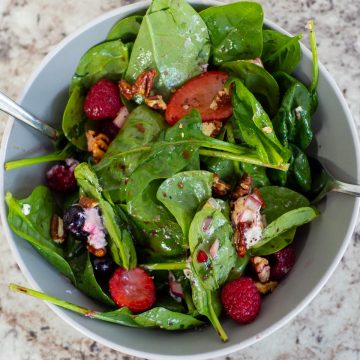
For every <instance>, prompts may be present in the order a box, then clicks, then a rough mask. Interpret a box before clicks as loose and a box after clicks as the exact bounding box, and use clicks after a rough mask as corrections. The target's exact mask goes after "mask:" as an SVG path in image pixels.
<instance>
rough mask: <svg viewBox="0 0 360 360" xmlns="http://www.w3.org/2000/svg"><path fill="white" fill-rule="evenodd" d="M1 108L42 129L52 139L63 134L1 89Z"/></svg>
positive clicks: (55, 139) (39, 129)
mask: <svg viewBox="0 0 360 360" xmlns="http://www.w3.org/2000/svg"><path fill="white" fill-rule="evenodd" d="M0 110H1V111H4V112H5V113H7V114H9V115H11V116H13V117H14V118H16V119H18V120H20V121H22V122H23V123H25V124H27V125H29V126H31V127H33V128H34V129H36V130H38V131H40V132H41V133H42V134H44V135H46V136H48V137H49V138H50V139H52V140H54V141H57V140H58V139H59V137H60V135H61V132H60V131H59V130H56V129H54V128H53V127H52V126H50V125H47V124H45V123H44V122H43V121H41V120H39V119H38V118H36V117H35V116H34V115H32V114H30V113H29V112H28V111H26V110H25V109H24V108H22V107H21V106H20V105H18V104H17V103H16V102H15V101H13V100H11V99H10V98H9V97H8V96H6V95H5V94H4V93H2V92H1V91H0Z"/></svg>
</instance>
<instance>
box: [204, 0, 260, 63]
mask: <svg viewBox="0 0 360 360" xmlns="http://www.w3.org/2000/svg"><path fill="white" fill-rule="evenodd" d="M200 15H201V17H202V18H203V19H204V21H205V23H206V26H207V27H208V30H209V34H210V40H211V53H212V57H213V62H214V64H215V65H219V64H220V63H222V62H224V61H232V60H239V59H254V58H257V57H259V56H260V55H261V52H262V47H263V44H262V41H263V40H262V25H263V16H264V15H263V10H262V7H261V5H260V4H257V3H255V2H245V1H244V2H237V3H234V4H227V5H222V6H213V7H208V8H207V9H205V10H202V11H201V12H200Z"/></svg>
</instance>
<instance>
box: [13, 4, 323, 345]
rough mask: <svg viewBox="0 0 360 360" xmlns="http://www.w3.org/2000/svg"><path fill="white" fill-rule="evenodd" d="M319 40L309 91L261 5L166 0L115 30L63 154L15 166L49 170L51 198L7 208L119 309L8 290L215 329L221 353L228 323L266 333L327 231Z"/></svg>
mask: <svg viewBox="0 0 360 360" xmlns="http://www.w3.org/2000/svg"><path fill="white" fill-rule="evenodd" d="M307 28H308V29H309V31H310V41H311V48H312V54H313V79H312V81H311V83H310V84H309V85H306V84H304V83H302V82H301V81H300V80H299V79H297V78H296V76H294V74H293V71H294V69H295V68H296V66H297V64H298V63H299V61H300V58H301V49H300V43H299V40H300V39H301V35H297V36H294V37H289V36H287V35H284V34H281V33H279V32H277V31H274V30H271V29H267V28H266V27H264V24H263V10H262V7H261V5H260V4H258V3H255V2H238V3H232V4H228V5H222V6H216V7H209V8H207V9H204V10H201V11H199V12H198V11H197V10H195V9H193V8H192V7H191V6H190V5H189V4H188V3H186V2H185V1H184V0H153V1H152V3H151V5H150V7H149V8H148V10H147V11H146V13H145V14H144V15H143V16H141V15H132V16H128V17H126V18H124V19H121V20H120V21H119V22H118V23H117V24H115V25H114V27H113V28H112V29H110V31H109V33H108V36H107V38H106V39H104V41H103V42H102V43H100V44H97V45H95V46H94V47H92V48H91V49H89V50H88V51H87V52H86V53H85V54H84V55H83V56H82V57H81V59H79V64H78V66H77V68H76V71H75V74H74V76H73V77H72V79H71V81H70V86H69V98H68V102H67V105H66V108H65V110H64V113H63V120H62V136H61V137H60V138H59V139H58V141H57V144H56V146H57V149H56V151H54V152H53V153H51V154H47V155H44V156H41V157H36V158H30V159H22V160H16V161H11V162H8V163H7V164H6V169H7V170H11V169H15V168H19V167H23V166H30V165H33V164H39V163H44V162H49V168H48V171H47V173H46V174H45V176H46V185H41V186H37V187H36V188H34V189H33V191H32V193H31V194H30V195H29V196H28V197H27V198H24V199H18V198H16V196H15V195H13V194H11V193H7V194H6V202H7V205H8V222H9V224H10V226H11V228H12V230H13V231H14V233H16V234H17V235H19V236H20V237H22V238H23V239H24V240H26V241H28V242H29V243H30V244H31V245H32V246H33V247H34V248H35V249H36V250H37V251H38V252H39V253H40V254H41V255H42V256H43V257H44V258H45V259H46V260H47V261H48V262H49V263H51V264H52V265H53V266H54V267H55V268H56V269H58V270H59V271H60V272H61V273H62V274H63V275H64V276H66V277H67V278H68V279H69V280H70V281H71V283H72V284H73V285H74V286H75V287H77V288H78V289H79V290H81V291H82V292H84V293H85V294H87V295H88V296H89V297H91V298H93V299H95V300H97V301H99V302H101V303H103V304H104V305H105V306H106V307H107V309H108V310H106V311H103V312H99V311H92V310H90V309H85V308H83V307H81V306H78V305H75V304H71V303H68V302H65V301H63V300H60V299H57V298H54V297H52V296H50V295H47V294H43V293H40V292H37V291H34V290H31V289H27V288H24V287H20V286H18V285H14V284H12V285H11V286H10V287H11V288H12V289H13V290H18V291H21V292H24V293H27V294H29V295H32V296H36V297H38V298H41V299H44V300H47V301H50V302H52V303H54V304H57V305H59V306H62V307H64V308H67V309H70V310H72V311H75V312H78V313H80V314H84V315H85V316H88V317H90V318H95V319H99V320H102V321H108V322H112V323H116V324H120V325H124V326H131V327H155V328H161V329H166V330H186V329H189V328H194V327H200V326H203V325H204V324H206V323H211V325H212V326H213V327H214V328H215V330H216V332H217V333H218V334H219V336H220V338H221V339H222V340H223V341H226V340H227V339H228V335H227V334H226V332H225V331H224V329H223V327H222V325H221V319H222V318H223V317H225V316H228V317H230V318H232V319H233V320H235V321H237V322H238V323H239V324H247V323H249V322H252V321H254V320H255V319H256V317H257V316H258V314H259V312H260V311H261V302H262V299H263V297H265V296H271V295H270V294H271V292H273V291H276V286H277V284H278V283H279V282H280V281H282V279H284V278H285V277H286V275H287V274H288V272H289V271H290V270H291V268H292V267H293V266H294V264H295V262H296V253H295V248H294V247H293V246H292V242H293V240H294V238H295V234H296V230H297V228H298V227H299V226H301V225H303V224H306V223H309V222H311V221H313V220H315V219H316V218H317V217H318V216H319V212H318V210H317V209H316V208H315V207H313V206H312V205H311V202H310V201H311V199H312V198H313V195H314V194H315V192H316V191H317V187H318V185H319V184H318V183H317V182H316V181H315V178H314V171H313V168H312V162H311V159H310V158H309V157H308V156H307V154H306V150H307V148H308V146H309V145H310V143H311V141H312V138H313V132H312V128H311V119H312V116H313V114H314V112H315V110H316V107H317V102H318V100H317V94H316V86H317V82H318V63H317V52H316V40H315V33H314V24H313V23H312V22H311V21H309V23H308V24H307ZM54 162H55V165H54ZM298 241H299V240H298Z"/></svg>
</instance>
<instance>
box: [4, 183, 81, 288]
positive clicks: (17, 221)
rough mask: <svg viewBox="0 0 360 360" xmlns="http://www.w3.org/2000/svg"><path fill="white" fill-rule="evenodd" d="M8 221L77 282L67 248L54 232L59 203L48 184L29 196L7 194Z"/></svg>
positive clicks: (18, 233)
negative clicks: (57, 240) (53, 225)
mask: <svg viewBox="0 0 360 360" xmlns="http://www.w3.org/2000/svg"><path fill="white" fill-rule="evenodd" d="M5 201H6V203H7V205H8V210H9V212H8V222H9V225H10V227H11V229H12V230H13V231H14V233H15V234H16V235H18V236H20V237H22V238H23V239H25V240H26V241H27V242H29V243H30V244H31V245H32V246H33V247H34V248H35V249H36V250H37V251H38V252H39V253H40V254H41V255H42V256H43V257H44V258H45V259H46V260H47V261H48V262H49V263H50V264H51V265H53V266H54V267H55V268H56V269H57V270H59V271H60V272H61V273H63V274H64V275H65V276H66V277H67V278H69V279H70V280H71V281H72V282H73V283H74V284H75V283H76V280H75V277H74V274H73V271H72V269H71V267H70V265H69V264H68V262H67V261H66V260H65V259H64V255H65V254H64V250H63V248H62V247H61V246H60V245H58V244H56V243H55V242H54V241H53V240H52V239H51V235H50V225H51V218H52V215H53V214H55V202H54V199H53V197H52V194H51V192H50V190H49V189H48V188H47V187H46V186H38V187H36V188H35V189H34V190H33V192H32V193H31V194H30V196H29V197H27V198H25V199H21V200H17V199H15V198H14V197H13V196H12V194H11V193H9V192H8V193H7V194H6V196H5Z"/></svg>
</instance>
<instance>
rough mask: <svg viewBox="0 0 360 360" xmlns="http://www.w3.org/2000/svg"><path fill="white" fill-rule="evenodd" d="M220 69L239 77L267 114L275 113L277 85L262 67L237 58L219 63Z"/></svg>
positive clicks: (277, 103) (277, 94) (277, 93)
mask: <svg viewBox="0 0 360 360" xmlns="http://www.w3.org/2000/svg"><path fill="white" fill-rule="evenodd" d="M221 69H222V70H225V71H227V72H229V73H230V74H232V75H234V76H236V77H237V78H239V79H241V80H242V81H243V83H244V85H245V86H246V87H247V88H248V89H249V91H250V92H251V93H253V94H254V95H255V97H256V98H257V100H258V101H259V102H260V103H261V104H262V106H263V107H264V108H265V109H266V110H267V111H268V112H269V114H270V115H271V116H273V115H275V114H276V112H277V110H278V107H279V86H278V84H277V82H276V80H275V79H274V78H273V77H272V76H271V75H270V73H268V72H267V71H266V70H265V69H264V68H262V67H261V66H259V65H256V64H253V63H251V62H249V61H246V60H237V61H231V62H226V63H223V64H221Z"/></svg>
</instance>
